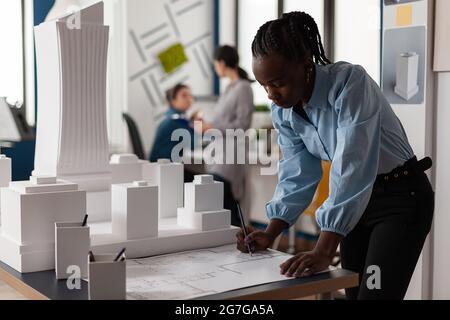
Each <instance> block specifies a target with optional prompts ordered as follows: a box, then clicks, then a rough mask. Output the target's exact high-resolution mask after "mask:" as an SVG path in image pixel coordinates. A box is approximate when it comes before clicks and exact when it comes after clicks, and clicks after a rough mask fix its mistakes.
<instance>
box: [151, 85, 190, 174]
mask: <svg viewBox="0 0 450 320" xmlns="http://www.w3.org/2000/svg"><path fill="white" fill-rule="evenodd" d="M166 98H167V102H168V104H169V110H168V111H167V112H166V114H165V116H164V119H163V120H162V122H161V124H160V125H159V127H158V129H157V131H156V136H155V142H154V143H153V148H152V150H151V152H150V157H149V158H150V159H149V160H150V161H151V162H157V161H158V159H172V150H173V149H174V148H175V146H177V145H178V144H179V143H180V141H172V133H173V132H174V131H175V130H178V129H184V130H187V132H189V133H190V135H191V149H194V141H195V139H194V135H195V133H194V129H193V128H192V124H191V120H190V119H189V118H188V117H187V116H186V112H187V111H188V110H189V109H190V108H191V107H192V104H193V100H194V99H193V96H192V93H191V90H190V88H189V87H188V86H187V85H184V84H177V85H176V86H175V87H174V88H172V89H170V90H168V91H167V93H166ZM192 180H193V174H192V173H191V172H186V170H185V181H186V182H192Z"/></svg>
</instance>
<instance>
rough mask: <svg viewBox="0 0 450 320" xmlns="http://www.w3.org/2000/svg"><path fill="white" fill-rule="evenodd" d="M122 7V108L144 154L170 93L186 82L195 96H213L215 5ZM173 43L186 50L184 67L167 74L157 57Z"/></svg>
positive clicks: (168, 0)
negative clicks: (135, 129)
mask: <svg viewBox="0 0 450 320" xmlns="http://www.w3.org/2000/svg"><path fill="white" fill-rule="evenodd" d="M122 1H123V0H122ZM123 4H124V6H125V7H126V24H125V25H126V26H125V28H126V30H124V31H125V33H126V35H125V37H126V47H127V48H126V64H127V65H126V72H125V73H126V74H125V76H126V87H127V92H126V102H125V103H126V106H127V107H126V108H127V112H129V113H130V115H131V116H132V117H133V118H134V119H135V120H136V122H137V124H138V127H139V131H140V133H141V137H142V140H143V143H144V148H145V149H146V150H145V151H146V152H148V151H149V150H150V148H151V146H152V144H153V139H154V133H155V130H156V128H157V126H158V124H159V121H160V120H161V119H162V116H163V114H164V112H165V110H167V102H166V101H165V92H166V91H167V90H168V89H170V88H172V87H174V86H175V85H176V84H177V83H184V84H187V85H189V86H190V87H191V88H192V92H193V94H194V95H196V96H209V95H213V93H214V70H213V49H214V14H213V13H214V1H213V0H183V1H181V0H178V1H173V0H152V1H148V0H133V1H123ZM176 43H181V44H182V45H183V46H184V48H185V53H186V55H187V58H188V62H187V63H186V64H184V65H183V66H182V67H180V68H179V69H177V70H176V71H175V72H173V73H171V74H169V75H168V74H166V73H165V72H164V70H163V68H162V65H161V63H160V61H159V59H158V54H159V53H160V52H162V51H164V50H166V49H167V48H169V47H170V46H172V45H174V44H176Z"/></svg>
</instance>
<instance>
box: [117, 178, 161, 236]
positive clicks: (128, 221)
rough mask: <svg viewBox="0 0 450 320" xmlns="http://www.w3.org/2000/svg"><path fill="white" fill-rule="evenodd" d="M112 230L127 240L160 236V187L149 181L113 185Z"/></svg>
mask: <svg viewBox="0 0 450 320" xmlns="http://www.w3.org/2000/svg"><path fill="white" fill-rule="evenodd" d="M111 193H112V232H113V234H114V235H118V236H119V237H120V238H122V239H125V240H133V239H143V238H153V237H157V236H158V187H157V186H149V185H148V183H147V182H134V183H132V184H119V185H113V186H112V188H111Z"/></svg>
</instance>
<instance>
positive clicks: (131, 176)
mask: <svg viewBox="0 0 450 320" xmlns="http://www.w3.org/2000/svg"><path fill="white" fill-rule="evenodd" d="M144 163H148V162H147V161H142V160H139V158H138V157H137V156H136V155H134V154H115V155H113V156H112V157H111V161H110V163H109V164H110V166H111V173H112V184H124V183H132V182H133V181H141V180H142V165H143V164H144Z"/></svg>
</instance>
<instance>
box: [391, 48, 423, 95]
mask: <svg viewBox="0 0 450 320" xmlns="http://www.w3.org/2000/svg"><path fill="white" fill-rule="evenodd" d="M418 74H419V55H418V54H417V53H415V52H404V53H401V54H400V55H399V56H398V57H397V66H396V86H395V90H394V91H395V93H396V94H398V95H399V96H400V97H402V98H403V99H405V100H407V101H408V100H410V99H411V98H412V97H414V96H415V95H416V94H417V93H418V92H419V85H418Z"/></svg>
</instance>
